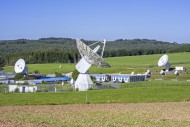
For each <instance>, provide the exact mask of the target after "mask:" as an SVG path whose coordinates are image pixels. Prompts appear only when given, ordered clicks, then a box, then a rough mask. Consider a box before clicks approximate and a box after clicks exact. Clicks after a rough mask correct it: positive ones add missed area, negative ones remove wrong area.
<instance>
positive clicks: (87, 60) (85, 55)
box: [76, 39, 111, 73]
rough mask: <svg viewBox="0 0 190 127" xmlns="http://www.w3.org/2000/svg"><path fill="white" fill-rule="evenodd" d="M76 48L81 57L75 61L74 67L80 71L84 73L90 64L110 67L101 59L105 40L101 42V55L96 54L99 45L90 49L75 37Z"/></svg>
mask: <svg viewBox="0 0 190 127" xmlns="http://www.w3.org/2000/svg"><path fill="white" fill-rule="evenodd" d="M76 41H77V48H78V51H79V53H80V55H81V57H82V59H81V60H80V61H79V62H78V63H77V65H76V69H77V70H78V71H79V72H80V73H86V71H87V70H88V69H89V68H90V66H91V65H95V66H98V67H111V66H110V65H109V64H108V63H106V62H105V61H103V59H102V56H103V51H104V48H105V43H106V40H105V39H104V41H103V42H102V43H103V44H104V46H103V49H102V56H99V55H98V54H97V51H98V49H99V48H100V46H99V45H98V46H97V47H96V48H95V49H94V50H92V49H91V48H90V47H89V46H87V45H86V44H84V43H83V42H82V41H81V40H79V39H77V40H76Z"/></svg>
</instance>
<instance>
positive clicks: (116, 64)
mask: <svg viewBox="0 0 190 127" xmlns="http://www.w3.org/2000/svg"><path fill="white" fill-rule="evenodd" d="M168 55H169V62H170V63H171V64H172V66H171V67H175V66H185V67H186V68H187V69H190V60H189V58H190V52H184V53H173V54H168ZM161 56H162V55H161V54H156V55H142V56H124V57H110V58H104V59H105V61H106V62H108V63H109V64H110V65H111V66H112V67H111V68H98V67H91V68H90V73H131V72H132V71H135V73H142V72H145V71H146V70H147V69H150V70H154V71H160V69H161V68H159V67H157V62H158V60H159V58H160V57H161ZM59 65H62V68H61V69H59ZM28 67H29V72H32V71H34V70H39V71H40V73H53V72H64V73H66V72H71V71H73V70H74V69H75V64H62V63H61V64H60V63H56V64H28ZM163 68H164V67H163ZM4 69H5V71H8V72H13V71H14V69H13V66H8V67H4Z"/></svg>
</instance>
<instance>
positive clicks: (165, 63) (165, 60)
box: [158, 54, 171, 72]
mask: <svg viewBox="0 0 190 127" xmlns="http://www.w3.org/2000/svg"><path fill="white" fill-rule="evenodd" d="M158 66H159V67H162V66H166V69H165V70H166V72H168V71H169V69H170V66H171V64H170V63H168V55H167V54H164V55H163V56H162V57H161V58H160V59H159V61H158Z"/></svg>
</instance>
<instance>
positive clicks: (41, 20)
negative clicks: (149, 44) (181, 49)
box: [0, 0, 190, 43]
mask: <svg viewBox="0 0 190 127" xmlns="http://www.w3.org/2000/svg"><path fill="white" fill-rule="evenodd" d="M0 17H1V18H0V40H12V39H21V38H25V39H39V38H42V37H68V38H83V39H89V40H102V39H103V38H106V39H107V40H115V39H120V38H122V39H134V38H141V39H156V40H161V41H169V42H174V41H175V42H178V43H190V0H1V1H0Z"/></svg>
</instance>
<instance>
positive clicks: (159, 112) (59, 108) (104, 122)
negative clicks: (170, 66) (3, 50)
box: [0, 102, 190, 127]
mask: <svg viewBox="0 0 190 127" xmlns="http://www.w3.org/2000/svg"><path fill="white" fill-rule="evenodd" d="M62 125H66V126H124V125H128V126H130V125H131V126H140V125H144V126H152V125H160V126H163V125H167V126H190V102H166V103H132V104H86V105H83V104H73V105H40V106H37V105H35V106H1V107H0V126H2V127H6V126H7V127H8V126H13V127H14V126H15V127H16V126H30V127H32V126H42V127H44V126H62Z"/></svg>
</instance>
